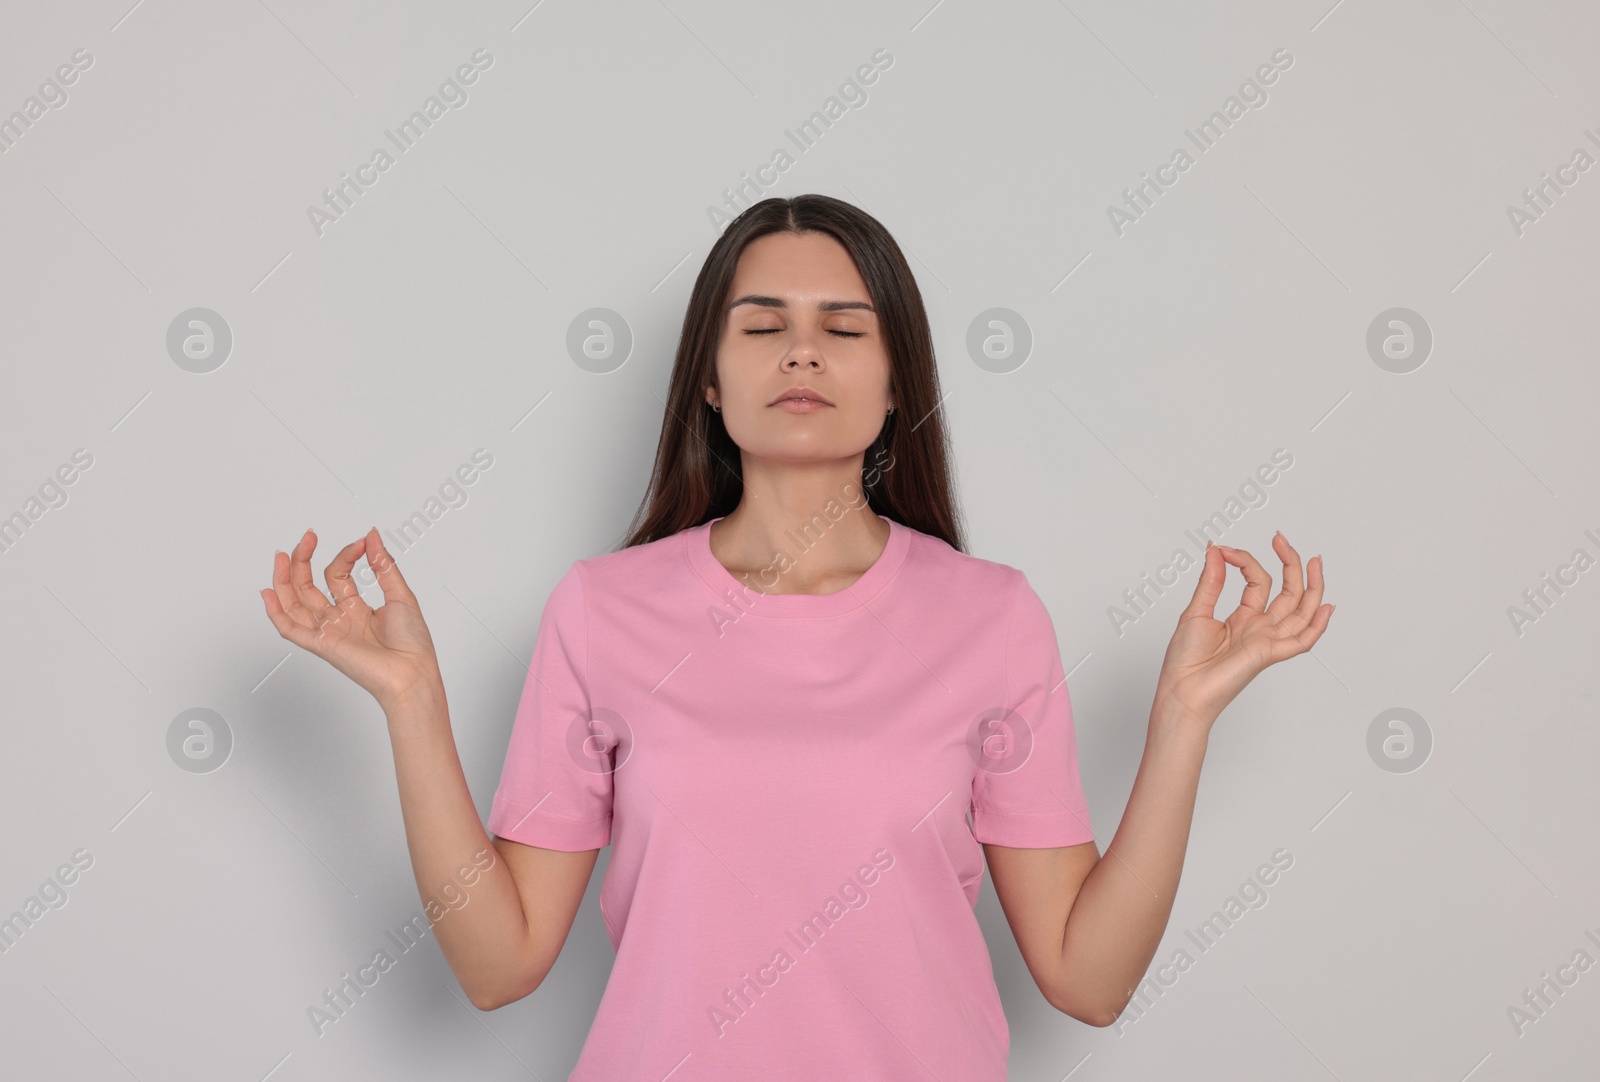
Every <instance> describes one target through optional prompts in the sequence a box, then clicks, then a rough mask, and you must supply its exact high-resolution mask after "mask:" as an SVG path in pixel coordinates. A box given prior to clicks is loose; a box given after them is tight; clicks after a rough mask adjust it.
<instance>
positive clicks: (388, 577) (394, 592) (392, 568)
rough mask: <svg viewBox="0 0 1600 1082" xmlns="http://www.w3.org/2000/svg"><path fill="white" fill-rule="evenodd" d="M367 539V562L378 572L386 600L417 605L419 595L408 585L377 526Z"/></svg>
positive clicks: (369, 532)
mask: <svg viewBox="0 0 1600 1082" xmlns="http://www.w3.org/2000/svg"><path fill="white" fill-rule="evenodd" d="M366 540H367V542H368V544H367V564H368V566H370V567H371V568H372V570H373V571H374V572H376V573H377V576H378V585H379V586H380V587H382V588H383V599H384V601H404V602H407V603H408V604H411V605H415V604H416V603H417V595H416V594H414V593H412V592H411V587H409V586H407V585H406V580H405V576H404V575H402V574H400V568H399V566H398V565H397V564H396V563H395V562H394V557H393V556H390V555H389V547H388V546H387V545H385V544H384V543H383V537H382V536H381V535H380V534H379V533H378V528H377V527H376V526H374V527H373V528H372V529H371V530H369V531H367V536H366Z"/></svg>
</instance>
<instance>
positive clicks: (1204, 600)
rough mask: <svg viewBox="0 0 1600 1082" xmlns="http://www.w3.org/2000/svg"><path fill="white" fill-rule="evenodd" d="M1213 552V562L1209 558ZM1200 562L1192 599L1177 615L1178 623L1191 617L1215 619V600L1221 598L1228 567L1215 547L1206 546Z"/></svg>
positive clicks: (1220, 551) (1219, 550) (1220, 552)
mask: <svg viewBox="0 0 1600 1082" xmlns="http://www.w3.org/2000/svg"><path fill="white" fill-rule="evenodd" d="M1213 552H1215V553H1216V554H1217V558H1216V559H1215V560H1213V559H1212V558H1211V554H1212V553H1213ZM1201 560H1202V563H1201V565H1200V581H1199V582H1197V583H1195V584H1194V597H1193V598H1191V599H1190V600H1189V607H1188V608H1186V609H1184V610H1183V612H1181V613H1179V614H1178V619H1179V621H1180V622H1181V621H1183V620H1187V619H1188V618H1189V617H1191V616H1206V617H1210V618H1211V619H1216V611H1217V598H1219V597H1221V596H1222V584H1223V582H1224V580H1226V579H1227V577H1228V565H1227V564H1226V563H1224V562H1223V560H1222V550H1221V549H1219V548H1217V546H1215V545H1209V544H1208V545H1207V546H1206V554H1205V556H1203V557H1202V558H1201Z"/></svg>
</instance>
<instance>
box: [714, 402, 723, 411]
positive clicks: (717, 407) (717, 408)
mask: <svg viewBox="0 0 1600 1082" xmlns="http://www.w3.org/2000/svg"><path fill="white" fill-rule="evenodd" d="M711 408H712V409H713V410H715V411H716V412H717V413H721V412H722V407H721V406H719V405H717V404H716V403H715V402H713V403H711Z"/></svg>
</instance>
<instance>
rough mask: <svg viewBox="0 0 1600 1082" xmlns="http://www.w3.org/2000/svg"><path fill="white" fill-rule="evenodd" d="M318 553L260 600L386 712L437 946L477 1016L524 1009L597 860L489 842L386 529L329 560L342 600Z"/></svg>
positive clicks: (294, 564)
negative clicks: (317, 576) (359, 577)
mask: <svg viewBox="0 0 1600 1082" xmlns="http://www.w3.org/2000/svg"><path fill="white" fill-rule="evenodd" d="M315 548H316V535H315V534H314V533H312V532H311V531H310V530H307V531H306V532H305V534H304V536H302V537H301V539H300V542H299V544H297V545H296V546H295V548H294V552H293V554H292V555H286V554H284V553H275V554H274V555H273V565H272V589H270V590H262V591H261V597H262V601H263V603H264V604H265V606H266V610H267V617H268V619H270V620H271V621H272V625H273V627H275V628H277V630H278V633H279V634H280V635H282V636H283V637H284V638H285V639H287V640H289V641H290V642H292V643H294V644H295V645H296V646H299V647H301V648H303V649H305V650H308V651H310V652H311V653H313V654H316V655H317V656H318V657H320V658H322V659H323V660H324V661H327V662H328V663H329V664H330V665H332V666H333V667H334V668H336V669H338V670H339V671H340V672H342V673H344V674H345V675H346V676H348V677H350V678H351V679H352V680H354V681H355V682H356V683H357V684H359V685H360V686H361V687H362V688H364V689H366V690H367V691H368V692H370V693H371V694H372V696H373V697H374V698H375V699H377V701H378V704H379V705H380V706H382V707H383V712H384V714H385V716H386V717H387V718H388V722H389V737H390V742H391V744H392V746H393V749H394V767H395V778H396V780H397V781H398V783H399V787H400V809H401V814H402V816H403V817H404V819H405V828H406V845H407V847H408V848H409V849H410V851H411V867H412V871H413V872H414V873H415V874H416V879H417V889H418V891H419V892H420V893H421V896H422V899H423V906H424V909H425V910H426V911H427V916H428V919H429V921H430V923H432V925H433V931H434V934H435V935H436V937H437V938H438V941H439V948H440V950H442V951H443V952H444V956H445V959H446V961H448V962H449V963H450V969H451V970H452V971H453V972H454V973H455V975H456V979H457V980H458V981H460V982H461V987H462V989H463V990H464V991H465V992H466V993H467V996H468V998H470V999H471V1000H472V1002H473V1004H474V1005H475V1006H477V1007H478V1008H479V1009H480V1010H492V1009H494V1008H496V1007H499V1006H502V1005H504V1004H506V1003H510V1002H512V1001H514V1000H517V999H521V998H522V997H523V996H525V995H527V994H528V993H529V992H532V991H533V990H534V989H535V988H537V987H538V986H539V984H540V983H541V982H542V981H543V980H544V978H545V975H546V974H548V973H549V972H550V967H551V966H552V965H554V964H555V960H556V957H557V955H559V954H560V953H561V947H562V945H563V944H564V943H565V942H566V939H567V933H568V932H569V931H570V930H571V928H572V921H573V917H574V916H575V914H576V913H577V910H578V904H579V902H581V901H582V900H583V892H584V889H585V887H586V886H587V884H588V882H589V876H590V873H591V872H592V871H593V869H594V865H595V858H596V856H597V854H598V852H599V851H598V850H589V851H587V852H578V853H568V852H559V851H556V850H552V849H538V848H535V847H533V846H528V845H522V844H520V843H517V842H512V841H508V840H506V839H503V838H497V839H494V840H493V842H492V844H491V840H490V838H489V835H488V834H487V833H486V832H485V830H484V828H483V824H482V823H481V822H480V821H479V819H478V811H477V808H476V807H475V806H474V805H473V803H472V793H471V791H470V790H469V789H468V788H467V780H466V776H465V774H464V773H463V772H462V769H461V757H460V755H459V754H458V753H457V751H456V745H455V739H454V737H453V735H452V733H451V730H450V712H449V706H448V704H447V703H446V701H445V693H444V681H443V679H442V678H441V676H440V673H439V666H438V659H437V656H436V654H435V652H434V648H433V640H432V637H431V636H430V635H429V634H428V628H427V624H426V623H425V622H424V621H423V619H422V611H421V608H420V607H419V605H418V603H417V598H416V595H415V594H413V593H412V592H411V588H410V587H409V586H407V585H406V581H405V579H404V577H402V576H401V574H400V569H399V568H398V567H397V566H396V565H395V562H394V560H393V558H392V557H390V555H389V553H388V551H387V550H386V549H385V548H384V547H383V541H382V538H381V537H380V536H379V534H378V531H377V530H376V529H373V530H371V531H369V532H368V533H367V534H366V536H365V537H363V538H361V539H360V540H358V541H354V542H352V543H351V544H349V545H346V546H345V547H344V548H343V549H341V550H340V551H339V553H338V555H337V556H335V557H334V558H333V561H332V562H331V563H329V564H328V566H327V568H326V570H325V571H324V572H323V577H324V579H325V581H326V582H327V584H328V591H329V593H330V594H331V595H332V597H333V600H332V602H330V601H329V600H328V598H327V597H324V596H323V594H322V591H321V590H319V589H317V587H316V584H315V583H314V582H313V581H312V578H311V553H312V552H313V551H314V550H315ZM363 554H365V555H366V556H367V562H368V563H369V564H370V565H371V566H372V568H373V570H374V571H375V572H376V573H377V576H378V583H379V585H380V586H381V587H382V588H383V597H384V604H383V605H382V606H381V607H379V608H378V609H376V610H374V609H372V608H370V607H368V606H367V604H366V602H364V601H363V600H362V599H361V596H360V593H359V592H358V591H357V589H356V586H355V583H354V582H352V581H351V578H350V571H351V568H352V567H354V565H355V562H356V560H357V559H359V558H360V557H361V556H362V555H363ZM463 899H464V900H463ZM430 903H431V904H430Z"/></svg>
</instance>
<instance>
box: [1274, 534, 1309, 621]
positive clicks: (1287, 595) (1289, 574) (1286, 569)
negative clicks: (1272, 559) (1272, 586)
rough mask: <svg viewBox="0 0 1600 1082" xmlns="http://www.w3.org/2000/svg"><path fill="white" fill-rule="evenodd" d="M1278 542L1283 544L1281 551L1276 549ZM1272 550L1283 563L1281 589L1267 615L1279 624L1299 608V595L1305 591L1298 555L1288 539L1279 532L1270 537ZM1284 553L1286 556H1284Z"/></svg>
mask: <svg viewBox="0 0 1600 1082" xmlns="http://www.w3.org/2000/svg"><path fill="white" fill-rule="evenodd" d="M1280 541H1281V542H1282V543H1283V548H1282V550H1280V549H1279V548H1278V543H1279V542H1280ZM1272 549H1273V551H1274V552H1277V553H1278V558H1279V559H1281V560H1282V561H1283V588H1282V589H1281V590H1279V591H1278V596H1277V597H1275V598H1273V599H1272V604H1270V605H1268V606H1267V615H1269V616H1271V617H1273V618H1274V619H1275V620H1278V621H1280V622H1281V621H1282V620H1283V618H1284V617H1285V616H1288V615H1289V614H1290V613H1293V612H1294V611H1295V609H1296V608H1297V607H1298V606H1299V604H1300V595H1301V593H1302V592H1303V591H1304V590H1305V578H1304V575H1303V569H1302V568H1301V566H1300V553H1298V552H1296V551H1295V547H1294V546H1293V545H1291V544H1289V539H1288V538H1287V537H1284V536H1283V533H1282V532H1281V531H1280V532H1278V533H1275V534H1273V535H1272ZM1284 552H1287V553H1288V555H1287V556H1285V555H1284Z"/></svg>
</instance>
